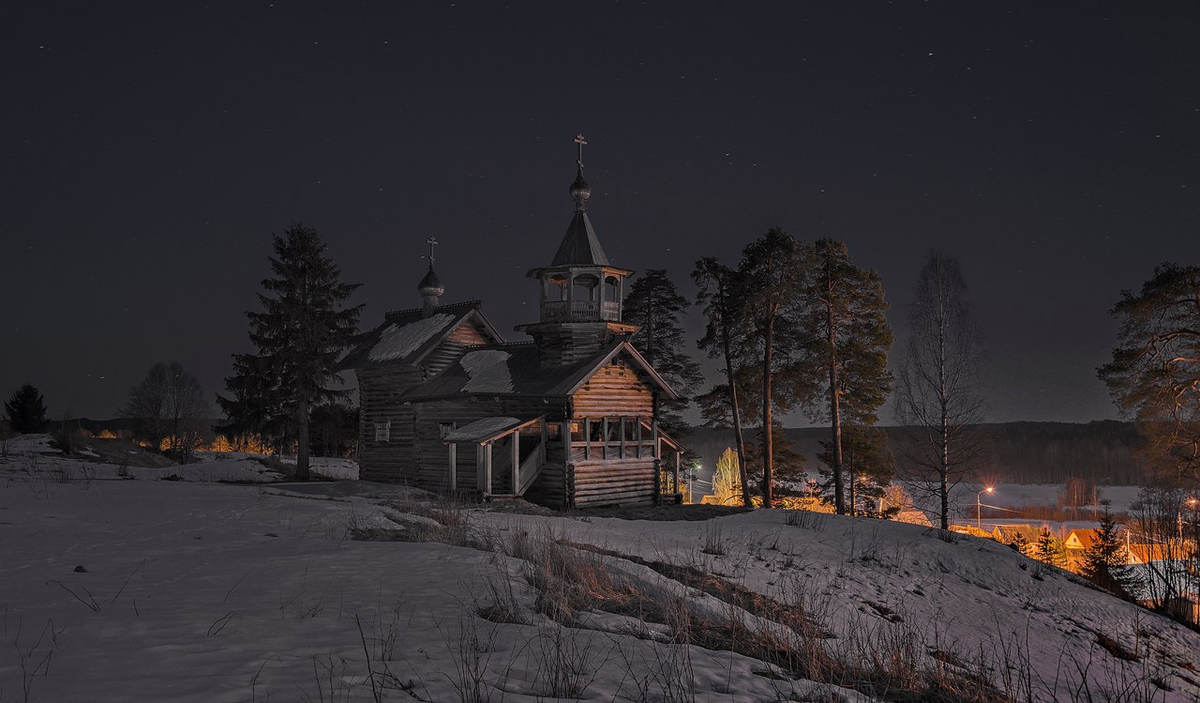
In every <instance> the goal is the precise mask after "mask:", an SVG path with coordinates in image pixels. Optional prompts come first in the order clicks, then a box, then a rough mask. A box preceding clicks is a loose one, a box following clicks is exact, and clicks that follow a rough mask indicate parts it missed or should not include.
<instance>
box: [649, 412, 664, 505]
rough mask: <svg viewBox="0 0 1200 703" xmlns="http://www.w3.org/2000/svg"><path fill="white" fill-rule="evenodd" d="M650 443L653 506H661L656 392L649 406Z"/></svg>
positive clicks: (660, 468) (660, 452) (660, 465)
mask: <svg viewBox="0 0 1200 703" xmlns="http://www.w3.org/2000/svg"><path fill="white" fill-rule="evenodd" d="M650 413H651V414H650V441H651V442H653V443H654V504H655V505H661V504H662V448H661V447H660V446H659V440H658V391H655V392H654V395H653V396H652V402H651V404H650Z"/></svg>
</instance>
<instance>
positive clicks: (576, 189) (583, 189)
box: [571, 167, 592, 210]
mask: <svg viewBox="0 0 1200 703" xmlns="http://www.w3.org/2000/svg"><path fill="white" fill-rule="evenodd" d="M571 197H572V198H575V209H576V210H582V209H583V206H584V203H586V202H587V199H588V198H590V197H592V187H591V186H589V185H588V182H587V181H586V180H584V178H583V168H582V167H581V168H580V169H579V172H578V173H577V174H576V176H575V182H574V183H572V184H571Z"/></svg>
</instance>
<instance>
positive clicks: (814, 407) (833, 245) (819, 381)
mask: <svg viewBox="0 0 1200 703" xmlns="http://www.w3.org/2000/svg"><path fill="white" fill-rule="evenodd" d="M812 252H813V253H812V255H811V256H810V257H808V261H809V263H810V266H811V267H812V270H811V272H810V274H809V275H808V276H807V277H806V279H807V280H806V284H807V286H806V294H807V295H806V303H807V304H806V305H805V307H804V312H803V313H802V315H801V317H800V324H801V325H802V335H803V338H804V339H806V340H810V343H809V344H808V345H806V346H805V347H804V352H805V353H804V356H803V360H802V364H803V366H804V371H803V373H804V374H805V375H806V376H808V377H809V379H810V380H809V381H808V385H809V387H810V388H812V389H818V388H820V389H823V392H821V393H820V394H816V393H814V394H812V395H809V396H808V397H807V398H806V403H805V404H806V406H807V407H808V410H809V415H810V416H811V417H812V418H813V419H820V420H824V421H826V422H828V423H829V429H830V438H829V441H828V443H827V449H828V462H827V463H828V465H829V467H830V470H831V471H832V474H833V487H834V507H835V508H836V510H837V512H838V513H839V514H844V513H846V512H847V507H846V496H845V486H844V476H845V469H846V467H845V466H844V465H843V464H844V461H843V454H844V452H843V443H844V438H843V434H844V428H843V425H844V424H847V421H848V424H851V425H855V426H858V427H860V428H861V435H860V436H861V438H866V437H868V436H869V434H868V433H867V430H868V429H869V428H870V427H871V426H873V425H874V424H875V422H876V420H877V416H876V411H877V410H878V408H879V406H881V405H883V402H884V400H886V399H887V395H888V393H889V392H891V388H892V374H891V372H890V371H888V369H887V353H888V350H889V349H890V348H891V346H892V329H891V327H890V326H889V325H888V322H887V317H886V312H887V308H888V305H887V303H886V302H885V301H884V297H883V283H882V279H880V277H879V274H877V273H876V272H874V271H869V270H865V269H861V268H859V267H858V266H856V265H855V264H854V263H853V262H852V261H851V260H850V252H849V251H848V250H847V248H846V245H845V244H843V243H841V242H836V241H833V240H830V239H821V240H818V241H817V242H815V243H814V244H813V245H812Z"/></svg>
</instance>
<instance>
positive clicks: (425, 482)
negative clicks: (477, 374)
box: [412, 396, 562, 492]
mask: <svg viewBox="0 0 1200 703" xmlns="http://www.w3.org/2000/svg"><path fill="white" fill-rule="evenodd" d="M412 408H413V411H414V413H415V420H414V446H415V457H414V459H415V460H414V464H415V469H416V481H415V482H416V484H417V485H418V486H420V487H421V488H425V489H427V490H431V491H439V492H443V491H449V490H450V449H449V447H448V446H447V445H446V444H445V443H444V442H443V441H442V436H443V434H444V432H443V429H450V428H457V427H463V426H465V425H468V424H470V423H472V422H475V421H476V420H482V419H484V418H487V417H497V416H509V417H536V416H538V415H546V414H554V415H557V418H558V419H559V420H561V418H562V409H561V408H558V407H553V406H551V405H548V404H546V403H545V402H543V400H542V399H541V398H521V397H511V396H466V397H462V398H446V399H442V400H428V401H424V402H421V403H413V404H412ZM540 431H541V429H540V428H538V432H539V433H540ZM522 441H526V437H522ZM528 441H535V440H533V439H529V440H528ZM495 456H496V455H493V457H495ZM455 472H456V473H457V479H458V489H459V490H481V489H482V487H481V486H479V485H478V483H477V474H476V456H475V452H474V451H470V450H468V448H467V445H460V446H459V449H458V451H457V456H456V461H455Z"/></svg>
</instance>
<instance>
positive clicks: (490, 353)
mask: <svg viewBox="0 0 1200 703" xmlns="http://www.w3.org/2000/svg"><path fill="white" fill-rule="evenodd" d="M510 358H512V355H511V354H509V353H508V352H506V351H500V350H499V349H480V350H478V351H470V352H467V353H466V354H463V357H462V359H461V360H460V361H459V363H460V364H461V365H462V367H463V369H464V370H465V371H466V372H467V382H466V383H465V384H463V387H462V390H463V391H464V392H466V393H511V392H512V389H513V379H512V373H511V372H510V371H509V369H508V360H509V359H510Z"/></svg>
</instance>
